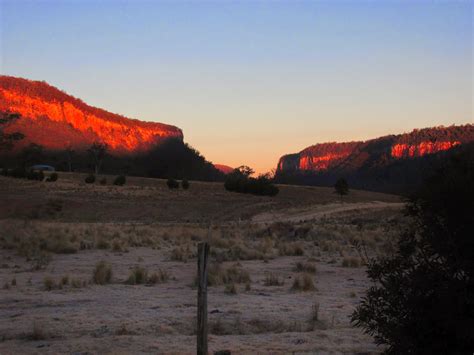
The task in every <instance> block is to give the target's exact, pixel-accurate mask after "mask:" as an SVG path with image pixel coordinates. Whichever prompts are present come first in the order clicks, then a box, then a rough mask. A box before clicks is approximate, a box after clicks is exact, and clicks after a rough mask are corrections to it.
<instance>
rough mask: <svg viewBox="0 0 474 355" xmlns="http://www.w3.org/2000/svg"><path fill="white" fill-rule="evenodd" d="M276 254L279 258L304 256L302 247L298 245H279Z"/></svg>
mask: <svg viewBox="0 0 474 355" xmlns="http://www.w3.org/2000/svg"><path fill="white" fill-rule="evenodd" d="M278 254H279V255H280V256H302V255H304V250H303V247H302V246H301V244H300V243H283V242H281V243H279V245H278Z"/></svg>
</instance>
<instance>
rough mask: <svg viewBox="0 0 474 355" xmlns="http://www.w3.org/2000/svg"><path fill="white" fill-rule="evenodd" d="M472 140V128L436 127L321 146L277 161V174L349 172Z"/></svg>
mask: <svg viewBox="0 0 474 355" xmlns="http://www.w3.org/2000/svg"><path fill="white" fill-rule="evenodd" d="M472 141H474V125H469V124H468V125H464V126H452V127H435V128H426V129H421V130H414V131H413V132H410V133H406V134H401V135H391V136H385V137H381V138H376V139H372V140H369V141H365V142H349V143H323V144H316V145H314V146H311V147H308V148H306V149H304V150H302V151H301V152H299V153H296V154H289V155H285V156H283V157H281V158H280V160H279V162H278V166H277V173H280V174H282V173H295V172H296V173H320V174H324V173H350V172H353V171H356V170H358V169H362V168H370V167H373V166H378V167H380V166H383V165H384V164H388V163H390V162H394V161H397V160H403V159H412V158H419V157H423V156H426V155H430V154H434V153H438V152H442V151H446V150H449V149H452V148H454V147H456V146H459V145H461V144H465V143H469V142H472Z"/></svg>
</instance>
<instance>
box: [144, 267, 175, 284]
mask: <svg viewBox="0 0 474 355" xmlns="http://www.w3.org/2000/svg"><path fill="white" fill-rule="evenodd" d="M169 278H170V274H169V273H168V271H166V270H161V269H160V270H158V272H154V273H153V274H151V275H150V277H149V278H148V283H149V284H151V285H154V284H157V283H164V282H167V281H168V280H169Z"/></svg>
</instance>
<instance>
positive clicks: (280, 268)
mask: <svg viewBox="0 0 474 355" xmlns="http://www.w3.org/2000/svg"><path fill="white" fill-rule="evenodd" d="M0 196H2V204H1V207H0V247H1V249H0V260H1V261H0V287H1V288H2V289H0V354H19V353H21V354H23V353H27V354H30V353H55V354H56V353H67V354H103V353H108V354H132V353H133V354H137V353H166V354H169V353H170V354H188V353H189V354H190V353H194V351H195V335H194V334H195V327H194V325H195V322H196V294H197V290H196V288H195V286H194V278H195V274H196V258H195V251H196V245H197V243H198V242H199V241H208V242H209V243H210V244H211V256H212V260H211V272H210V277H211V280H212V284H211V285H210V287H209V296H208V297H209V299H208V302H209V306H208V308H209V328H210V335H209V347H210V353H212V352H214V351H217V350H231V351H232V353H249V354H254V353H261V354H268V353H271V354H279V353H282V354H286V353H318V354H329V353H330V354H334V353H347V354H353V353H377V352H379V351H380V349H379V348H377V347H376V346H375V345H374V344H373V339H371V338H370V337H369V336H367V335H364V334H363V333H362V331H361V330H360V329H357V328H353V327H352V326H351V324H350V314H351V312H352V311H353V309H354V307H355V306H356V305H357V303H358V301H359V299H360V297H362V296H363V293H364V290H365V289H366V288H367V287H368V286H369V283H368V281H367V279H366V275H365V268H364V266H363V261H364V260H363V258H361V255H360V254H359V252H358V250H357V248H356V247H355V246H357V245H361V244H362V245H363V246H364V250H365V252H367V253H368V254H369V255H375V254H378V253H383V252H387V251H389V250H390V249H391V248H392V246H393V243H394V241H395V240H396V236H397V233H398V229H399V228H400V226H401V225H402V224H403V218H404V217H402V215H401V213H400V210H401V208H402V203H401V201H400V199H399V198H398V197H396V196H391V195H385V194H378V193H371V192H364V191H351V192H350V194H349V195H348V196H345V197H344V200H343V203H341V202H340V198H339V197H338V196H336V195H335V194H334V193H333V190H332V189H328V188H306V187H291V186H282V187H281V193H280V194H279V195H278V196H277V197H275V198H269V197H256V196H248V195H240V194H235V193H229V192H227V191H225V190H224V189H223V187H222V184H213V183H197V182H191V188H190V190H189V191H182V190H180V191H169V189H168V188H167V187H166V185H165V182H164V181H162V180H152V179H140V178H135V179H134V178H131V179H129V181H128V183H127V185H126V186H123V187H116V186H110V185H107V186H100V185H94V186H90V185H86V184H84V183H83V182H82V176H80V175H75V174H72V175H69V174H60V180H58V181H57V182H55V183H46V182H32V181H19V180H14V179H8V178H0ZM100 261H104V262H105V263H106V265H108V266H110V268H111V270H112V275H111V278H110V280H108V281H107V282H105V284H97V283H96V282H94V278H93V276H94V270H95V268H96V265H97V263H98V262H100ZM137 268H138V269H139V270H141V271H142V272H146V273H147V274H148V277H145V278H144V281H143V283H141V282H140V283H138V284H133V283H134V282H133V281H131V280H132V279H131V278H130V277H131V275H133V280H135V281H136V280H138V274H137V271H136V270H137ZM155 273H156V274H159V275H165V276H163V277H158V278H156V279H153V277H152V276H153V274H155ZM96 275H97V274H96Z"/></svg>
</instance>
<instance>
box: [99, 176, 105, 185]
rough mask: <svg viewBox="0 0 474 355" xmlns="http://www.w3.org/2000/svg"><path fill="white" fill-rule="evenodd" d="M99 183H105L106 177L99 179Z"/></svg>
mask: <svg viewBox="0 0 474 355" xmlns="http://www.w3.org/2000/svg"><path fill="white" fill-rule="evenodd" d="M99 184H101V185H107V178H105V177H104V178H102V179H100V181H99Z"/></svg>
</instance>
